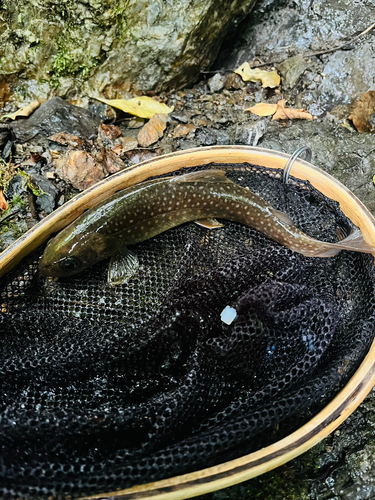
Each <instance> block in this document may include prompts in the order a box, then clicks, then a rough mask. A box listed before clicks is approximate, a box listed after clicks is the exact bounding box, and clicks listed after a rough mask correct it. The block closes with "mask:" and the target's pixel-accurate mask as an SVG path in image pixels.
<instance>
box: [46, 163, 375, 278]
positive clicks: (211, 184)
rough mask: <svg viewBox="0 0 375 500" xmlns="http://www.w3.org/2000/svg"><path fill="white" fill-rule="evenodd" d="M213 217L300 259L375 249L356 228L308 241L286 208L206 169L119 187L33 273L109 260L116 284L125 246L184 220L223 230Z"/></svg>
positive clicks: (130, 270)
mask: <svg viewBox="0 0 375 500" xmlns="http://www.w3.org/2000/svg"><path fill="white" fill-rule="evenodd" d="M212 217H219V218H221V219H227V220H231V221H236V222H241V223H243V224H245V225H247V226H251V227H253V228H255V229H257V230H259V231H261V232H262V233H264V234H265V235H266V236H268V237H270V238H272V239H274V240H275V241H277V242H279V243H281V244H282V245H284V246H286V247H288V248H290V249H292V250H294V251H296V252H299V253H301V254H303V255H306V256H311V257H331V256H333V255H336V254H337V253H338V252H340V251H341V250H343V249H346V250H355V251H358V252H369V253H374V252H375V248H374V247H372V246H370V245H369V244H367V243H366V242H365V240H364V239H363V236H362V234H361V232H360V230H359V229H355V230H354V231H353V232H352V233H351V234H350V235H349V236H348V237H346V238H344V239H343V240H342V241H340V242H338V243H325V242H322V241H318V240H316V239H313V238H310V237H309V236H307V235H306V234H305V233H303V232H302V231H300V230H299V229H298V228H296V227H295V226H294V225H293V222H292V221H291V219H290V218H289V217H288V216H287V215H286V214H285V213H283V212H279V211H278V210H275V209H274V208H273V207H272V206H270V205H269V204H268V203H266V202H265V201H264V200H263V199H262V198H261V197H259V196H258V195H256V194H255V193H253V192H251V191H250V190H249V189H247V188H243V187H241V186H239V185H238V184H235V183H233V182H232V181H230V180H229V179H228V178H227V177H226V176H225V172H224V171H223V170H206V171H199V172H191V173H188V174H185V175H181V176H176V177H167V178H161V179H155V180H151V181H146V182H143V183H141V184H138V185H136V186H132V187H129V188H126V189H124V190H122V191H119V192H118V193H116V194H115V195H113V196H112V197H110V198H109V199H107V200H105V201H103V202H102V203H100V204H99V205H98V206H96V207H94V208H92V209H90V210H88V211H87V212H85V213H84V214H82V215H81V216H80V217H78V219H76V220H75V221H74V222H73V223H72V224H70V225H69V226H67V227H66V228H65V229H63V230H62V231H61V232H60V233H59V234H58V235H57V236H55V238H53V239H52V240H51V241H50V242H49V243H48V245H47V247H46V249H45V251H44V254H43V256H42V259H41V261H40V271H41V272H42V273H43V274H45V275H47V276H71V275H74V274H77V273H79V272H81V271H83V270H84V269H86V268H87V267H89V266H91V265H93V264H95V263H96V262H99V261H101V260H103V259H106V258H108V257H111V260H110V263H109V269H108V282H109V283H110V284H112V285H116V284H119V283H123V282H125V281H126V280H127V279H129V277H130V276H132V275H133V274H134V273H135V272H136V270H137V266H138V259H137V257H136V254H134V253H133V252H132V251H130V250H128V249H127V245H134V244H135V243H139V242H141V241H144V240H147V239H148V238H152V237H153V236H155V235H157V234H160V233H162V232H164V231H166V230H168V229H170V228H172V227H175V226H179V225H180V224H183V223H185V222H189V221H196V222H198V223H199V224H201V225H204V226H205V227H208V228H210V229H212V228H216V227H222V224H220V223H219V222H218V221H216V220H215V219H211V218H212Z"/></svg>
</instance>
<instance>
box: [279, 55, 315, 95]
mask: <svg viewBox="0 0 375 500" xmlns="http://www.w3.org/2000/svg"><path fill="white" fill-rule="evenodd" d="M309 66H310V63H308V62H307V59H306V58H305V57H303V56H302V55H300V54H299V55H297V56H294V57H290V58H289V59H286V60H285V61H284V62H283V63H281V64H279V65H278V66H277V69H278V70H279V73H280V74H281V76H282V87H283V88H287V89H290V88H292V87H294V86H295V84H296V83H297V81H298V80H299V78H300V76H301V75H302V73H303V72H304V71H305V70H306V69H307V68H308V67H309Z"/></svg>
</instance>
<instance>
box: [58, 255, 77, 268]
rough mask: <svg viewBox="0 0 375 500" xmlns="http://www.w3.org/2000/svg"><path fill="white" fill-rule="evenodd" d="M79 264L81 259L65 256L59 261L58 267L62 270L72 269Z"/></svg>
mask: <svg viewBox="0 0 375 500" xmlns="http://www.w3.org/2000/svg"><path fill="white" fill-rule="evenodd" d="M80 266H81V261H80V260H79V259H78V258H77V257H67V258H66V259H64V260H62V261H61V262H59V268H60V269H61V270H62V271H74V270H75V269H78V268H79V267H80Z"/></svg>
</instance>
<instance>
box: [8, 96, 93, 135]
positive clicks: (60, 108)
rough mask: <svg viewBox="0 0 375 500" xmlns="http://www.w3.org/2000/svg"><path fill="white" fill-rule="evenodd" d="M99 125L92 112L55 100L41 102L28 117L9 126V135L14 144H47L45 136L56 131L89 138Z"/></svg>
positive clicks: (58, 98) (56, 98)
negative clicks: (13, 139)
mask: <svg viewBox="0 0 375 500" xmlns="http://www.w3.org/2000/svg"><path fill="white" fill-rule="evenodd" d="M99 125H100V118H98V117H97V116H95V115H94V114H93V113H91V111H88V110H87V109H83V108H79V107H78V106H73V105H72V104H70V103H69V102H67V101H64V100H63V99H61V98H60V97H54V98H53V99H49V100H47V101H45V102H44V103H42V104H41V105H40V107H39V108H38V109H37V110H36V111H34V113H33V114H32V115H31V116H30V117H29V118H26V119H22V120H21V119H20V120H17V121H16V122H15V123H12V132H13V134H14V136H15V138H16V140H17V142H21V143H23V142H27V141H30V140H31V139H33V142H34V143H41V144H48V141H47V137H50V136H51V135H54V134H57V133H59V132H65V133H67V134H72V135H78V136H79V137H81V138H83V139H90V138H91V139H92V138H94V137H96V135H97V129H98V126H99Z"/></svg>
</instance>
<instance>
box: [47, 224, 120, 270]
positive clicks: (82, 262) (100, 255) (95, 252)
mask: <svg viewBox="0 0 375 500" xmlns="http://www.w3.org/2000/svg"><path fill="white" fill-rule="evenodd" d="M118 247H119V242H118V240H116V238H113V237H111V236H107V235H103V234H100V233H95V232H91V233H83V234H78V235H77V234H74V233H73V234H72V233H66V232H65V231H64V230H63V231H61V232H60V233H59V234H58V235H57V236H55V238H53V239H52V240H50V241H49V242H48V244H47V246H46V248H45V250H44V253H43V255H42V258H41V260H40V262H39V270H40V272H41V273H42V274H44V275H46V276H52V277H63V276H73V275H74V274H78V273H80V272H81V271H83V270H84V269H87V268H88V267H90V266H92V265H93V264H96V263H97V262H99V261H101V260H103V259H106V258H107V257H110V256H111V255H112V254H113V253H115V252H116V251H117V249H118Z"/></svg>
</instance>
